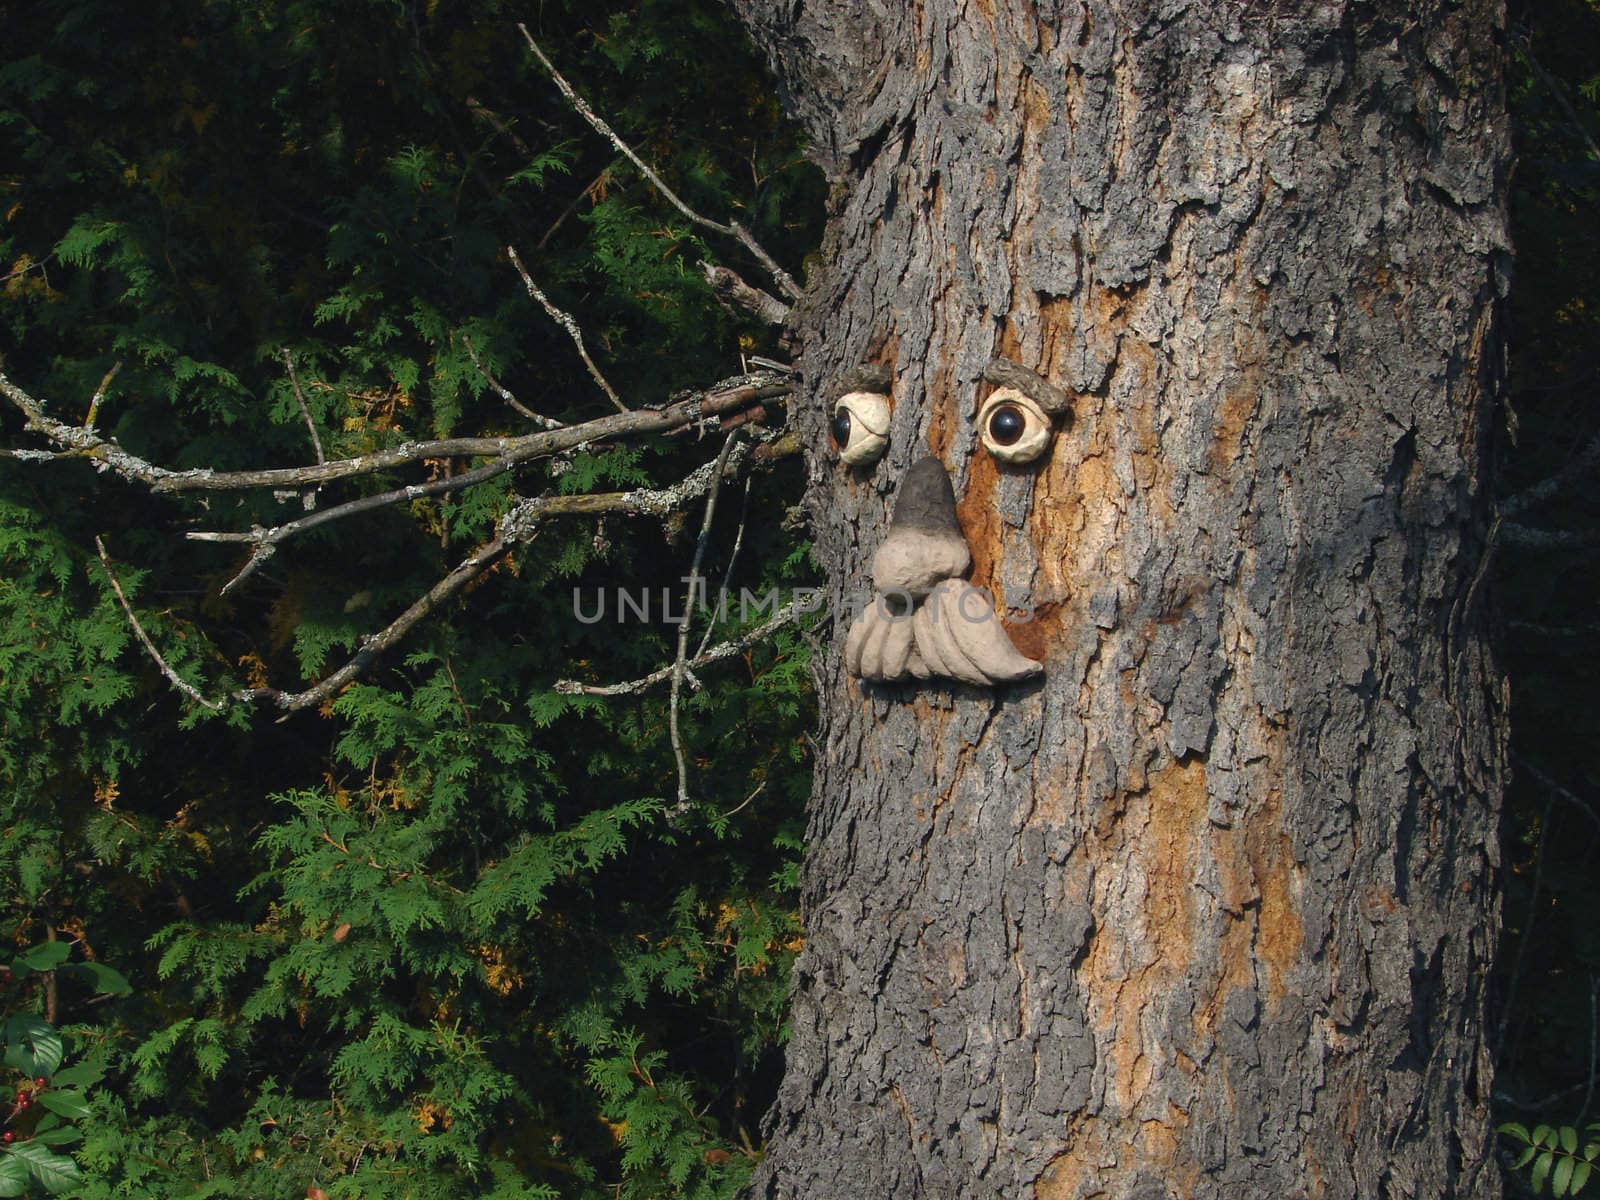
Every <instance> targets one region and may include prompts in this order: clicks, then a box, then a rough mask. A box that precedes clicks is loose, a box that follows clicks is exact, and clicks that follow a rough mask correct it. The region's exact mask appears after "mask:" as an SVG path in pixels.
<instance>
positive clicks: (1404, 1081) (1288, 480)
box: [734, 0, 1507, 1200]
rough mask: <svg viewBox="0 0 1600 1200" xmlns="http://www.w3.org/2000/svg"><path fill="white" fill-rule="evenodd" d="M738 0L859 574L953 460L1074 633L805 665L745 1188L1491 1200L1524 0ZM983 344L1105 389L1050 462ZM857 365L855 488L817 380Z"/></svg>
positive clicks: (962, 484) (831, 511) (963, 487)
mask: <svg viewBox="0 0 1600 1200" xmlns="http://www.w3.org/2000/svg"><path fill="white" fill-rule="evenodd" d="M734 3H735V6H736V8H737V9H738V10H739V11H740V14H741V16H742V17H743V18H744V19H745V20H746V21H747V23H748V24H749V25H750V27H751V29H752V31H753V33H754V35H755V37H756V38H757V39H758V41H760V42H761V43H762V44H763V45H765V46H766V47H767V48H768V49H769V51H770V52H771V54H772V57H773V61H774V63H775V65H776V67H777V70H778V72H779V75H780V78H781V80H782V81H783V83H784V86H785V88H786V90H787V93H788V98H789V101H790V103H791V107H792V109H793V110H794V111H795V112H796V113H797V114H798V115H799V116H800V118H801V119H802V120H804V121H805V122H806V124H807V126H808V127H809V130H810V132H811V135H812V137H813V139H814V142H815V146H816V147H817V154H818V157H819V158H820V159H821V160H822V161H823V163H824V165H825V167H826V168H827V169H828V170H829V172H830V173H831V175H832V176H833V178H834V180H835V187H834V191H833V205H834V208H833V212H832V214H831V215H832V220H831V226H830V232H829V235H828V241H827V242H826V244H825V246H824V249H823V253H822V255H821V266H820V267H819V268H817V269H815V270H813V272H812V277H811V280H810V281H809V285H808V289H807V295H806V297H805V299H804V300H803V301H802V302H801V304H800V305H799V306H798V308H797V310H796V312H795V314H794V315H793V317H792V323H793V325H794V326H795V328H796V330H797V333H798V335H799V336H800V338H801V340H802V347H803V350H802V354H801V358H800V365H801V367H802V373H803V377H804V380H805V386H806V388H807V390H808V393H809V395H810V397H811V399H812V403H810V404H809V405H800V406H798V407H799V408H800V409H801V415H800V418H799V419H800V420H801V421H802V422H803V426H802V428H803V431H804V433H805V435H806V436H807V438H808V440H809V445H810V446H811V447H812V449H813V451H814V453H812V454H811V455H810V503H811V506H812V509H813V512H814V515H815V517H816V518H817V520H816V528H817V531H818V545H819V549H820V553H821V554H822V556H823V557H824V559H825V561H826V563H827V564H828V566H829V567H830V569H831V571H832V574H833V579H834V580H835V587H834V593H835V594H834V599H835V601H836V602H839V603H841V604H843V603H844V602H845V601H846V600H847V598H851V597H853V598H856V599H858V600H859V598H861V597H862V596H864V594H865V593H866V589H867V588H868V587H869V584H868V582H867V564H868V563H869V562H870V558H871V555H872V552H873V550H874V549H875V548H876V546H877V545H878V544H879V542H880V541H881V539H882V537H883V534H884V531H885V528H886V521H887V516H888V514H889V512H890V509H891V507H892V499H893V492H894V489H895V486H896V483H897V481H898V480H899V478H900V477H901V475H902V474H903V473H904V471H905V469H906V467H907V466H908V464H910V463H911V462H913V461H915V460H916V459H917V458H919V457H921V456H923V455H926V454H928V453H930V452H931V453H933V454H935V455H937V456H939V457H940V458H941V459H942V460H943V461H944V462H945V463H946V464H947V466H948V467H949V469H950V473H951V475H952V477H953V479H954V481H955V486H956V494H957V496H958V498H959V500H960V516H961V521H962V524H963V526H964V528H965V531H966V534H967V538H968V541H969V542H970V543H971V546H972V550H973V555H974V568H973V572H972V578H973V580H974V581H975V582H976V583H979V584H981V585H985V586H987V587H989V588H990V589H991V590H992V591H994V592H995V593H996V594H1001V593H1002V592H1003V594H1004V596H1005V599H1006V602H1007V605H1008V610H1007V615H1008V618H1009V628H1010V630H1011V633H1012V636H1013V640H1014V641H1015V642H1016V644H1017V645H1018V646H1019V647H1020V648H1021V649H1022V650H1023V651H1024V652H1025V653H1027V654H1029V655H1030V656H1031V657H1034V658H1039V659H1043V660H1044V661H1045V663H1046V668H1047V674H1046V676H1045V679H1044V681H1043V683H1042V684H1039V683H1034V684H1022V685H1016V686H1012V687H1008V688H1003V689H1000V690H997V691H994V692H986V691H982V690H979V689H974V688H969V687H963V686H953V687H949V686H943V685H937V684H936V685H920V686H910V685H895V686H889V687H883V686H869V687H867V688H865V689H864V688H863V687H862V686H861V685H860V684H859V683H858V682H857V681H856V680H853V679H850V678H847V677H846V676H845V674H844V672H843V671H842V670H841V668H840V665H839V656H838V654H837V653H834V654H831V655H829V656H828V657H827V659H826V661H825V662H824V663H823V664H822V668H821V676H820V679H819V686H820V691H821V697H822V706H823V722H824V730H825V732H824V737H823V743H822V746H823V752H822V753H821V754H820V755H819V760H820V762H819V767H818V772H817V787H816V792H815V798H814V800H813V803H812V810H811V814H810V858H809V865H808V869H807V874H806V883H805V890H804V904H805V923H806V934H807V944H806V949H805V951H804V953H803V954H802V956H801V958H800V961H799V964H798V966H797V976H796V981H795V985H794V997H793V1022H792V1028H793V1034H792V1040H791V1042H790V1044H789V1050H788V1063H787V1068H786V1072H787V1073H786V1077H785V1080H784V1083H783V1086H782V1089H781V1093H780V1096H779V1098H778V1101H777V1104H776V1106H775V1109H774V1111H773V1112H772V1114H771V1115H770V1117H769V1121H768V1134H769V1146H770V1150H769V1153H768V1156H767V1158H766V1160H765V1161H764V1163H763V1164H762V1166H761V1168H760V1169H759V1173H758V1176H757V1179H756V1181H755V1184H754V1185H753V1188H752V1192H753V1194H754V1195H758V1196H770V1197H802V1198H804V1200H829V1198H832V1197H849V1198H851V1200H856V1198H859V1197H874V1198H876V1197H890V1196H892V1197H896V1198H897V1200H903V1198H907V1197H923V1196H925V1197H960V1198H962V1200H971V1198H975V1197H984V1196H997V1197H1006V1198H1008V1200H1009V1198H1012V1197H1018V1196H1035V1197H1050V1198H1057V1197H1063V1198H1065V1197H1088V1196H1104V1197H1137V1198H1139V1200H1148V1198H1149V1197H1160V1196H1184V1197H1187V1196H1228V1197H1235V1198H1236V1197H1261V1198H1263V1200H1265V1198H1268V1197H1270V1198H1272V1200H1282V1198H1283V1197H1294V1196H1327V1197H1357V1196H1359V1197H1363V1198H1367V1200H1370V1198H1373V1197H1380V1196H1421V1197H1439V1196H1489V1195H1493V1194H1497V1192H1498V1188H1499V1180H1498V1173H1497V1171H1496V1168H1495V1167H1494V1165H1493V1162H1492V1159H1491V1158H1490V1157H1489V1149H1488V1144H1487V1141H1488V1096H1489V1068H1488V1063H1487V1060H1486V1057H1485V1055H1484V1052H1483V1045H1482V1036H1481V1035H1482V1029H1483V1004H1484V980H1485V974H1486V970H1487V966H1488V962H1489V957H1490V954H1491V952H1492V949H1493V946H1494V942H1495V931H1496V921H1497V916H1498V910H1497V900H1496V892H1495V886H1494V879H1493V876H1494V870H1495V866H1496V850H1495V833H1496V819H1497V811H1498V803H1499V794H1500V788H1501V780H1502V775H1503V770H1504V767H1503V761H1504V747H1503V722H1504V716H1503V695H1504V692H1503V687H1502V684H1501V681H1500V676H1499V675H1498V673H1497V672H1496V670H1495V668H1494V666H1493V664H1492V662H1491V660H1490V659H1489V657H1488V656H1487V654H1486V651H1485V647H1484V644H1483V641H1482V637H1481V632H1480V628H1481V624H1482V613H1483V602H1484V596H1483V588H1482V576H1483V572H1484V568H1485V565H1486V563H1485V558H1486V546H1487V545H1489V544H1490V542H1491V539H1490V537H1489V534H1488V529H1487V526H1488V518H1489V513H1488V499H1487V495H1486V489H1485V487H1484V484H1483V478H1482V471H1483V466H1484V461H1485V452H1486V445H1487V442H1488V439H1489V436H1490V432H1491V429H1492V427H1493V425H1494V422H1495V403H1494V401H1495V381H1496V377H1497V349H1496V347H1497V341H1496V316H1495V314H1496V307H1497V302H1498V299H1499V297H1500V296H1501V295H1502V294H1503V290H1504V285H1505V269H1506V262H1507V251H1506V233H1505V227H1506V223H1505V214H1504V211H1503V204H1502V195H1503V185H1504V178H1505V170H1506V159H1507V149H1506V120H1505V115H1504V97H1503V94H1502V86H1501V49H1500V34H1501V25H1502V14H1501V11H1500V4H1499V2H1498V0H1461V2H1459V3H1454V2H1452V3H1446V2H1443V0H1412V2H1410V3H1400V2H1399V0H1367V2H1358V0H1332V2H1327V3H1320V4H1306V5H1291V4H1280V3H1276V2H1274V0H1252V2H1250V3H1240V2H1238V0H1219V2H1218V3H1207V4H1197V3H1192V2H1189V0H1081V3H1079V2H1074V3H1062V2H1058V0H1036V2H1033V3H1029V2H1026V0H918V2H917V3H907V4H898V3H881V2H872V0H868V2H866V3H862V2H860V0H734ZM993 355H1001V356H1004V357H1007V358H1010V359H1012V360H1014V361H1016V362H1020V363H1022V364H1023V365H1025V366H1028V367H1032V368H1034V369H1036V370H1037V371H1039V372H1040V373H1041V374H1043V375H1045V376H1047V377H1048V378H1050V379H1052V380H1053V381H1055V382H1056V383H1058V384H1060V385H1062V386H1064V387H1066V388H1068V389H1070V390H1071V391H1073V392H1074V393H1076V394H1077V395H1078V399H1077V401H1076V406H1075V412H1074V414H1073V417H1072V419H1071V421H1070V422H1069V423H1067V424H1066V425H1065V426H1064V427H1063V428H1062V429H1061V430H1060V432H1059V433H1058V434H1057V437H1056V441H1055V445H1054V448H1053V451H1052V452H1051V454H1050V456H1049V457H1048V458H1047V459H1046V460H1045V461H1044V463H1043V464H1042V465H1038V466H1036V467H1034V468H1032V469H1026V470H1015V469H1010V468H1005V469H1001V468H997V466H996V464H995V462H994V461H993V460H992V459H991V458H990V457H989V456H988V455H987V454H986V453H985V452H984V450H983V449H982V448H981V447H980V446H979V444H978V441H977V438H976V431H975V430H974V428H973V427H972V417H973V414H975V412H976V411H977V406H978V403H979V402H980V400H981V399H982V397H983V396H984V395H986V394H987V392H988V390H989V387H988V385H986V384H983V383H981V382H980V375H981V372H982V370H983V368H984V366H985V364H987V363H988V362H989V360H990V358H991V356H993ZM863 362H876V363H883V364H888V365H890V366H891V367H892V368H893V371H894V380H895V382H894V393H893V394H894V402H895V412H894V419H893V434H892V440H891V445H890V449H889V452H888V456H887V457H886V458H885V459H884V460H883V461H882V462H880V463H879V464H878V465H877V466H876V467H875V468H874V469H873V470H871V471H870V472H869V473H860V472H851V471H849V470H845V469H841V468H840V466H839V464H838V463H837V461H836V459H835V457H834V456H833V455H832V454H831V453H830V452H829V451H828V450H827V449H826V446H827V439H826V433H825V409H824V405H823V403H822V401H823V398H824V397H825V396H826V395H827V394H828V391H829V388H830V380H834V379H837V378H838V377H839V376H840V375H841V374H842V372H844V371H845V370H846V369H848V368H851V367H854V366H856V365H857V364H860V363H863ZM1024 607H1031V609H1032V610H1033V612H1034V614H1035V616H1034V619H1033V620H1032V621H1031V622H1028V623H1021V622H1020V621H1018V620H1017V618H1018V617H1019V616H1020V615H1021V610H1022V609H1023V608H1024ZM843 633H844V622H842V621H841V622H839V623H838V624H837V625H836V628H835V642H834V648H835V650H837V648H838V646H839V644H840V643H841V642H842V639H843Z"/></svg>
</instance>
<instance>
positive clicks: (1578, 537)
mask: <svg viewBox="0 0 1600 1200" xmlns="http://www.w3.org/2000/svg"><path fill="white" fill-rule="evenodd" d="M1499 524H1500V540H1501V541H1503V542H1505V543H1506V545H1508V546H1522V547H1525V548H1526V549H1529V550H1581V549H1583V548H1585V547H1588V546H1600V531H1595V530H1565V529H1535V528H1534V527H1533V526H1531V525H1521V524H1518V523H1517V522H1515V521H1502V522H1500V523H1499Z"/></svg>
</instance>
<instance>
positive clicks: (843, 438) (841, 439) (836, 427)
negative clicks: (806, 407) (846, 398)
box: [828, 408, 850, 450]
mask: <svg viewBox="0 0 1600 1200" xmlns="http://www.w3.org/2000/svg"><path fill="white" fill-rule="evenodd" d="M828 430H829V432H830V433H832V434H833V444H834V445H835V446H836V447H838V448H839V449H840V450H843V449H844V448H845V447H846V446H848V445H849V444H850V412H849V410H848V409H843V408H841V409H839V410H838V411H837V412H835V413H834V414H833V423H832V424H831V425H829V426H828Z"/></svg>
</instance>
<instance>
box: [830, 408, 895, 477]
mask: <svg viewBox="0 0 1600 1200" xmlns="http://www.w3.org/2000/svg"><path fill="white" fill-rule="evenodd" d="M889 411H890V410H889V397H887V396H883V395H879V394H878V393H877V392H847V393H845V394H844V395H843V396H840V397H839V399H838V400H837V401H835V402H834V406H833V420H832V421H831V422H830V423H829V425H828V430H829V432H830V433H832V434H833V443H834V445H835V446H837V447H838V448H839V457H840V458H841V459H843V460H844V461H845V462H847V463H849V464H850V465H851V466H852V467H865V466H869V465H871V464H872V463H875V462H877V461H878V460H879V459H880V458H882V457H883V452H884V451H885V450H887V449H888V448H889Z"/></svg>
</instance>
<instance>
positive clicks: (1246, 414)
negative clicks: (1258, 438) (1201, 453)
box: [1206, 369, 1260, 474]
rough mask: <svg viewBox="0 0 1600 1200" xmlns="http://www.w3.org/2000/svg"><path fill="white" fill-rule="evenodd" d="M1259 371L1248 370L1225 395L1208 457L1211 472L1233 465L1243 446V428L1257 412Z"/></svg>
mask: <svg viewBox="0 0 1600 1200" xmlns="http://www.w3.org/2000/svg"><path fill="white" fill-rule="evenodd" d="M1258 374H1259V372H1257V371H1255V370H1249V369H1247V370H1246V372H1245V377H1244V378H1243V379H1242V380H1240V381H1239V383H1238V384H1236V385H1235V386H1234V387H1233V388H1231V389H1230V390H1229V391H1228V392H1227V394H1226V395H1224V396H1223V397H1222V403H1221V404H1219V405H1218V406H1217V411H1216V415H1215V417H1214V418H1213V420H1214V428H1215V436H1214V437H1213V439H1212V442H1211V451H1210V453H1209V454H1208V455H1207V456H1206V457H1207V459H1208V460H1209V465H1210V468H1211V470H1212V471H1214V472H1217V473H1218V474H1221V473H1222V472H1225V471H1226V470H1227V469H1228V468H1229V467H1231V466H1232V465H1233V463H1234V462H1235V460H1237V459H1238V457H1239V451H1240V450H1241V449H1242V448H1243V445H1244V431H1245V429H1246V428H1247V427H1248V426H1249V424H1250V419H1251V417H1253V416H1254V415H1255V412H1256V404H1257V401H1258V400H1259V399H1260V393H1259V392H1258V391H1257V381H1256V379H1257V376H1258Z"/></svg>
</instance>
